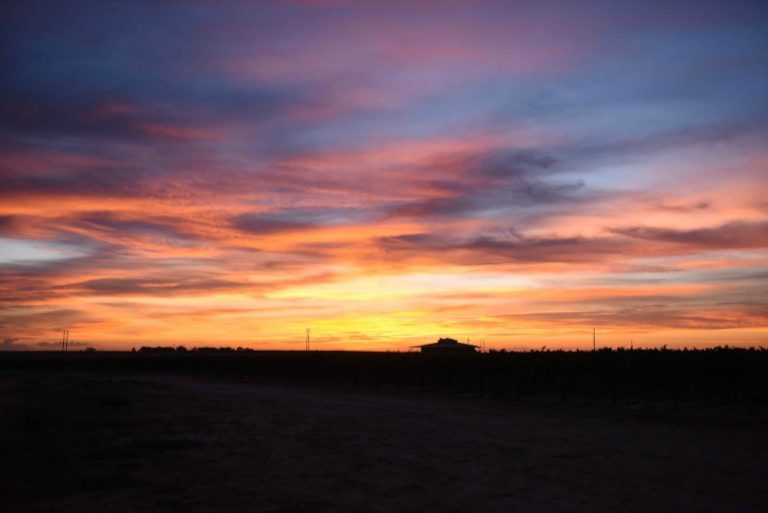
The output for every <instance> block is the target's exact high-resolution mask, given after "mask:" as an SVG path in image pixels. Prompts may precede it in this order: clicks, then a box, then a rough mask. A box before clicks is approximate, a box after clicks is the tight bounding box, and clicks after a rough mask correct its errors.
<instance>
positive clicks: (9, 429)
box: [0, 350, 768, 513]
mask: <svg viewBox="0 0 768 513" xmlns="http://www.w3.org/2000/svg"><path fill="white" fill-rule="evenodd" d="M638 353H639V354H638V355H630V356H627V355H622V354H618V353H615V352H610V353H604V354H602V355H601V354H595V353H583V354H576V353H560V354H558V353H552V354H548V353H523V354H519V355H477V356H478V358H473V359H455V358H454V359H426V358H423V357H422V356H421V355H408V354H405V355H396V354H355V353H329V354H306V353H297V354H292V353H265V354H261V353H250V354H240V353H236V352H232V353H229V352H226V353H223V352H215V353H214V352H200V353H197V354H195V353H189V354H178V353H175V352H174V353H162V352H158V353H155V352H148V353H143V354H142V353H135V354H130V353H111V354H110V353H95V354H85V353H79V354H75V353H70V354H66V355H64V354H33V353H29V354H13V355H12V354H4V355H0V393H1V394H2V395H0V444H1V445H0V446H1V447H2V451H3V458H2V462H3V464H2V467H1V468H0V489H2V490H3V493H2V496H0V511H8V512H16V511H19V512H22V511H29V512H51V511H57V512H58V511H62V512H66V511H72V512H91V511H94V512H95V511H110V512H111V513H120V512H131V511H142V512H143V511H190V512H196V511H201V512H202V511H211V512H213V511H265V512H305V511H306V512H324V511H327V512H347V511H349V512H353V511H355V512H356V511H371V512H377V511H380V512H411V511H424V510H427V509H431V510H437V511H456V512H463V511H490V512H493V511H505V512H507V511H523V512H525V511H590V512H592V511H595V512H600V511H606V512H608V511H617V510H622V511H628V512H633V511H638V512H639V511H670V512H671V511H729V512H731V511H733V512H738V511H755V512H758V511H765V510H766V507H768V486H766V481H765V476H768V457H767V456H766V455H768V415H767V414H766V396H765V392H766V389H765V387H764V385H765V382H764V380H765V379H766V378H765V375H766V374H765V373H763V372H762V371H764V370H765V363H766V361H765V360H766V358H765V357H766V353H765V352H760V351H757V352H749V351H737V350H724V351H721V352H720V353H719V354H718V353H717V352H689V353H688V354H686V353H683V352H647V353H646V354H640V353H642V352H638ZM681 355H682V356H681ZM713 362H714V363H713ZM644 365H650V366H649V367H648V368H647V371H648V372H647V376H648V377H647V378H646V379H644V380H643V379H639V378H637V379H635V380H634V381H632V383H635V385H634V386H630V380H629V378H628V376H632V375H633V374H632V372H635V371H636V370H637V369H641V368H642V367H643V366H644ZM553 369H558V372H554V370H553ZM606 369H608V370H606ZM617 369H621V372H617ZM633 369H634V370H633ZM681 369H685V372H684V373H683V374H682V375H680V376H678V377H675V373H677V372H679V371H680V370H681ZM707 372H711V373H712V380H713V381H712V382H710V385H709V386H708V387H707V386H705V387H703V388H700V389H694V388H692V384H693V383H695V382H696V381H695V380H697V379H703V378H702V377H701V376H705V375H706V373H707ZM637 374H638V375H645V374H644V373H642V372H639V371H637ZM611 376H613V377H611ZM713 383H714V384H713Z"/></svg>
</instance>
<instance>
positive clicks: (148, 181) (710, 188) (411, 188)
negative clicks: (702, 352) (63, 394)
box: [0, 0, 768, 350]
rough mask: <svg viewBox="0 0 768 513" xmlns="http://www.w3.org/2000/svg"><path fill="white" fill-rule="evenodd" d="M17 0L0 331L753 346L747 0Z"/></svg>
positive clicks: (766, 280) (346, 345) (756, 153)
mask: <svg viewBox="0 0 768 513" xmlns="http://www.w3.org/2000/svg"><path fill="white" fill-rule="evenodd" d="M636 4H637V3H636V2H629V1H626V2H624V1H618V2H610V3H607V4H606V3H604V2H599V1H596V0H595V1H593V2H584V3H583V4H581V5H579V6H578V8H576V6H574V5H573V4H572V3H570V2H562V3H558V2H555V3H547V6H546V7H542V6H541V5H539V3H538V2H534V1H531V2H527V1H523V2H511V3H510V2H495V1H483V2H478V3H464V2H430V1H426V2H418V3H415V2H397V1H395V2H392V1H389V2H379V1H370V2H346V1H318V2H313V1H295V2H259V3H258V5H255V4H253V3H251V2H243V1H237V0H232V1H226V2H221V3H217V4H216V5H214V4H212V3H207V2H198V1H191V2H183V3H181V2H179V3H176V2H154V1H136V2H130V3H122V2H114V3H112V2H67V3H65V4H62V3H58V2H48V1H32V2H11V4H10V5H9V7H7V8H4V11H5V14H6V16H4V17H3V20H2V21H1V22H0V23H2V25H3V40H4V42H3V47H4V48H3V52H2V60H3V64H4V69H5V70H6V73H5V77H4V79H3V91H2V96H0V105H2V111H3V116H2V118H1V119H0V131H1V132H2V136H3V142H2V144H1V146H0V148H1V149H0V200H1V201H2V203H1V204H0V205H1V206H0V344H2V345H0V349H23V348H29V349H45V348H49V347H56V344H57V343H58V341H59V340H60V337H61V330H63V329H69V330H70V331H71V334H72V341H73V342H75V343H80V344H83V345H90V346H93V347H95V348H97V349H130V348H131V347H139V346H141V345H186V346H217V345H221V346H243V347H251V348H257V349H301V348H303V347H304V333H305V331H304V330H305V329H306V328H311V329H312V334H313V336H312V340H313V347H314V348H316V349H355V350H406V349H407V348H408V347H409V346H412V345H415V344H418V343H426V342H431V341H434V340H436V339H437V338H438V337H452V338H456V339H459V340H462V341H464V340H466V339H471V340H472V341H479V340H485V345H486V346H487V347H489V348H496V349H501V348H515V349H520V348H540V347H542V346H546V347H548V348H553V349H554V348H584V349H586V348H591V344H592V339H591V337H592V329H593V328H597V330H598V333H599V338H598V345H601V346H611V347H617V346H625V347H628V346H629V344H630V340H633V341H634V345H635V346H636V347H638V346H639V347H659V346H662V345H667V346H670V347H683V346H687V347H711V346H715V345H725V344H728V345H735V346H768V297H767V296H766V290H768V199H766V198H768V144H767V143H768V92H766V88H765V84H766V82H767V81H768V57H766V56H767V55H768V53H767V52H766V49H768V35H766V33H765V31H764V27H765V26H766V22H768V9H766V7H765V5H763V4H761V3H760V2H748V1H743V2H718V1H709V2H706V1H705V2H679V3H675V4H674V5H669V3H668V2H650V3H643V5H636Z"/></svg>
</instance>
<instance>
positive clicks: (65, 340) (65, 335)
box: [61, 330, 69, 353]
mask: <svg viewBox="0 0 768 513" xmlns="http://www.w3.org/2000/svg"><path fill="white" fill-rule="evenodd" d="M68 350H69V330H61V352H62V353H66V352H67V351H68Z"/></svg>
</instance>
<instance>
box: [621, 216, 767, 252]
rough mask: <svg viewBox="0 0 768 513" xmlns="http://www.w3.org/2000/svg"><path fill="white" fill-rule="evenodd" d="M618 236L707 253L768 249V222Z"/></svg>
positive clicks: (634, 230)
mask: <svg viewBox="0 0 768 513" xmlns="http://www.w3.org/2000/svg"><path fill="white" fill-rule="evenodd" d="M613 232H614V233H617V234H620V235H624V236H627V237H631V238H634V239H640V240H644V241H652V242H662V243H669V244H678V245H683V246H692V247H699V248H704V249H750V248H765V247H768V221H738V222H731V223H726V224H723V225H720V226H715V227H711V228H697V229H688V230H686V229H673V228H653V227H643V226H637V227H629V228H614V229H613Z"/></svg>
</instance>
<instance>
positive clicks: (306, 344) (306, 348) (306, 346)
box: [304, 328, 309, 351]
mask: <svg viewBox="0 0 768 513" xmlns="http://www.w3.org/2000/svg"><path fill="white" fill-rule="evenodd" d="M304 350H305V351H309V328H307V339H306V341H305V342H304Z"/></svg>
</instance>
